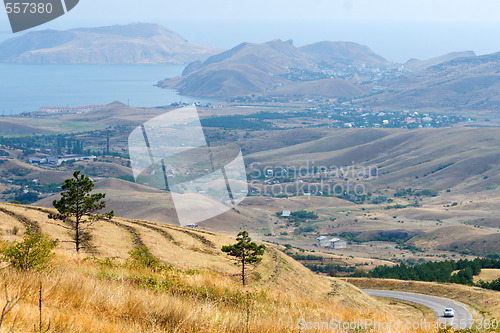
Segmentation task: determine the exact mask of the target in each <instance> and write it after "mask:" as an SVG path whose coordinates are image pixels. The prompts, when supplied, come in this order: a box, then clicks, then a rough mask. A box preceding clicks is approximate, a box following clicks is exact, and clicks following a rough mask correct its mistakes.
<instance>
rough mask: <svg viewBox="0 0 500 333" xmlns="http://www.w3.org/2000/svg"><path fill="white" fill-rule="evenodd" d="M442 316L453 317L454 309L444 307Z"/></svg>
mask: <svg viewBox="0 0 500 333" xmlns="http://www.w3.org/2000/svg"><path fill="white" fill-rule="evenodd" d="M443 317H455V311H454V310H453V309H452V308H446V309H444V315H443Z"/></svg>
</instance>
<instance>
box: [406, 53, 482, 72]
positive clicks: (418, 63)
mask: <svg viewBox="0 0 500 333" xmlns="http://www.w3.org/2000/svg"><path fill="white" fill-rule="evenodd" d="M469 57H476V54H475V53H474V51H463V52H452V53H448V54H445V55H442V56H439V57H435V58H431V59H426V60H418V59H410V60H408V62H406V63H405V67H406V68H409V69H411V70H412V71H421V70H424V69H427V68H429V67H432V66H436V65H439V64H442V63H445V62H448V61H451V60H455V59H459V58H469Z"/></svg>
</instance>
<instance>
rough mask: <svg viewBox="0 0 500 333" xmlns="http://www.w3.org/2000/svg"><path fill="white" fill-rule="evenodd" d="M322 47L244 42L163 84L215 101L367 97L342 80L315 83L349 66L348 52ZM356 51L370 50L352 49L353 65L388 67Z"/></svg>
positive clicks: (335, 45) (378, 59) (368, 53)
mask: <svg viewBox="0 0 500 333" xmlns="http://www.w3.org/2000/svg"><path fill="white" fill-rule="evenodd" d="M325 43H326V44H324V45H326V46H327V49H328V48H329V49H335V48H336V49H337V50H344V51H345V50H347V49H350V48H351V46H350V45H349V47H347V46H346V47H340V46H339V45H337V44H336V43H330V42H325ZM319 44H320V45H319V46H318V45H316V46H311V47H310V48H307V47H306V48H297V47H295V46H294V45H293V42H292V41H281V40H279V39H275V40H273V41H270V42H267V43H262V44H254V43H242V44H240V45H238V46H236V47H234V48H233V49H231V50H228V51H226V52H223V53H220V54H217V55H215V56H212V57H210V58H208V59H207V60H205V61H203V62H201V61H198V62H194V63H192V64H190V65H188V66H187V67H186V69H185V70H184V72H183V74H182V76H180V77H176V78H171V79H166V80H164V81H161V82H159V83H158V85H159V86H160V87H163V88H171V89H176V90H177V91H178V92H179V93H180V94H182V95H191V96H202V97H212V98H230V97H234V96H244V95H248V94H260V95H266V96H283V95H299V96H300V95H303V96H310V95H318V94H324V95H326V96H336V97H353V96H358V95H362V94H364V89H362V88H360V87H357V86H355V85H354V84H352V83H349V82H348V81H345V80H342V79H336V80H332V81H324V82H322V83H328V84H326V85H324V86H323V85H321V84H319V83H318V84H316V83H311V81H314V82H316V81H318V80H322V79H325V78H324V77H321V75H323V74H324V73H323V70H324V69H327V68H328V66H330V65H331V64H332V62H333V61H334V59H336V58H337V59H340V58H342V57H343V60H342V63H341V64H342V66H345V64H346V63H347V62H348V61H347V58H348V57H349V56H348V54H347V53H345V52H344V53H342V52H340V51H337V53H335V54H332V55H331V56H328V50H326V49H325V48H322V47H321V45H323V44H321V43H319ZM353 45H357V44H354V43H353ZM352 49H361V50H364V53H363V52H356V51H352V53H353V54H358V56H357V57H354V56H353V58H352V61H353V63H354V62H357V63H361V62H362V60H361V59H365V60H367V59H374V60H373V62H376V61H379V62H378V63H379V64H383V61H384V59H383V58H382V57H378V56H376V55H373V54H372V53H370V52H369V49H368V48H366V47H362V46H359V47H357V46H356V47H354V46H353V47H352ZM367 50H368V51H367ZM342 54H343V55H342ZM360 54H361V55H362V56H361V55H360ZM355 59H358V60H355ZM328 63H329V64H330V65H328ZM336 64H338V63H336ZM325 66H326V67H325ZM297 73H300V75H301V76H305V78H301V79H297V80H292V79H290V77H289V76H290V74H297ZM316 75H319V76H320V78H317V77H316ZM308 76H310V77H308ZM303 88H307V89H305V90H304V89H303ZM318 88H321V89H322V90H318ZM327 90H328V91H327Z"/></svg>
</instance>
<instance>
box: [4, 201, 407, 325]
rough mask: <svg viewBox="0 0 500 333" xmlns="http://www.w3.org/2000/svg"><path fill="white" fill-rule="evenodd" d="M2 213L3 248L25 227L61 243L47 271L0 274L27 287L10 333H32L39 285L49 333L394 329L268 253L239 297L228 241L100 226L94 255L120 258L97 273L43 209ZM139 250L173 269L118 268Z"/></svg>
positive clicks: (354, 292) (337, 289)
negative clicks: (321, 325)
mask: <svg viewBox="0 0 500 333" xmlns="http://www.w3.org/2000/svg"><path fill="white" fill-rule="evenodd" d="M0 208H1V209H2V212H0V218H1V220H2V223H1V224H0V231H1V234H2V239H3V240H4V241H13V240H20V239H21V236H20V235H19V234H20V233H18V234H17V235H14V234H13V233H12V229H13V227H14V226H17V227H18V228H19V229H20V231H23V229H24V226H25V224H26V223H28V222H29V223H32V224H34V225H37V226H38V227H40V228H41V230H42V231H43V232H44V233H47V234H49V235H51V236H52V237H55V238H58V239H59V240H60V241H61V243H60V245H59V247H58V249H57V255H56V257H55V264H54V268H53V269H52V270H51V271H48V272H44V273H42V274H35V273H25V274H22V273H18V272H15V271H12V270H11V269H4V270H1V271H0V281H1V282H2V283H5V285H6V287H7V290H8V291H9V293H10V294H11V295H12V294H13V293H15V291H16V290H18V289H19V288H22V287H26V288H27V291H26V293H25V297H24V299H23V300H22V301H21V302H20V303H19V305H18V306H17V307H16V308H15V310H14V311H13V312H12V313H11V314H9V316H8V317H7V323H8V324H9V327H10V324H12V323H13V321H14V318H15V317H17V321H16V324H15V330H14V331H15V332H30V331H35V329H34V324H35V323H37V322H38V309H37V302H38V296H37V295H38V294H37V292H38V287H39V283H40V282H41V283H42V284H43V286H44V287H43V288H44V289H43V290H44V292H43V299H44V303H43V306H44V312H43V313H44V315H43V318H44V325H45V327H46V326H47V325H48V324H49V321H50V325H51V330H50V331H52V330H54V331H58V332H173V331H175V332H193V331H201V332H222V331H224V332H243V331H246V327H248V332H284V331H288V332H292V331H295V330H296V329H297V322H298V320H299V319H300V318H305V319H306V320H308V321H329V320H330V319H332V318H337V319H341V320H350V321H351V320H356V319H358V318H360V317H361V318H374V319H377V320H379V321H384V320H397V318H396V317H395V315H394V314H392V310H391V304H387V303H386V302H382V303H380V302H378V301H376V300H374V299H373V298H371V297H368V296H366V295H364V294H362V293H361V292H360V291H359V290H358V289H356V288H355V287H353V286H351V285H350V284H348V283H345V282H344V281H340V280H336V279H332V278H323V277H320V276H317V275H314V274H313V273H311V272H310V271H308V270H307V269H305V268H304V267H303V266H302V265H300V264H298V263H297V262H295V261H294V260H293V259H291V258H290V257H287V256H286V255H284V254H283V253H281V252H279V251H277V250H275V249H274V248H272V247H268V249H267V251H266V254H265V255H264V258H263V261H262V263H261V264H260V265H259V266H258V267H257V268H256V269H255V271H254V272H255V273H252V274H251V277H252V278H251V285H250V286H248V287H246V288H243V287H241V286H240V283H239V281H238V277H237V276H236V274H237V273H238V268H237V267H235V266H234V265H233V263H232V261H231V260H230V259H228V258H227V256H226V255H225V254H224V253H222V252H221V251H220V247H221V246H222V245H224V244H230V243H234V237H229V236H224V235H220V234H214V233H210V232H206V231H202V230H193V229H187V228H181V227H176V226H171V225H164V224H155V223H151V222H146V221H139V220H127V219H120V218H116V219H114V220H113V221H112V222H104V221H100V222H98V223H96V224H95V225H94V227H93V230H92V234H93V235H94V238H93V240H92V244H93V246H94V248H95V249H94V254H95V255H96V256H97V257H98V258H103V257H110V256H116V257H117V258H116V259H113V260H112V261H113V262H114V264H112V265H100V264H97V263H95V262H93V261H92V260H85V258H86V257H89V254H88V253H86V254H81V255H80V256H77V255H76V254H74V253H73V251H72V246H71V244H70V243H65V241H68V240H70V237H69V236H68V234H67V230H65V229H64V228H63V227H62V225H61V224H60V223H59V222H56V221H51V220H48V219H47V211H48V210H47V209H45V208H36V207H29V206H20V205H10V204H2V205H0ZM142 244H146V245H147V246H148V247H149V248H150V250H151V252H152V253H153V254H154V255H155V256H157V257H159V258H161V260H162V261H164V262H167V263H169V264H171V265H172V267H171V268H169V269H167V270H165V271H162V272H154V271H151V270H148V269H140V268H138V269H133V268H126V267H124V266H123V265H120V263H122V262H124V261H125V259H126V258H127V256H128V255H127V252H128V251H129V250H130V249H132V248H134V247H137V246H140V245H142ZM247 293H248V294H249V297H248V298H247V297H246V296H245V295H246V294H247ZM0 301H1V302H4V300H3V295H2V298H0ZM401 311H402V310H401V307H400V306H398V312H397V313H398V314H402V315H403V313H402V312H401ZM403 312H404V311H403ZM411 316H413V315H411ZM247 325H248V326H247Z"/></svg>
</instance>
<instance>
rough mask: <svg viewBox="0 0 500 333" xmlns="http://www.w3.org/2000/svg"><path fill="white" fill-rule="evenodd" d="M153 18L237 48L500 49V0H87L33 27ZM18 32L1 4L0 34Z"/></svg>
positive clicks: (405, 55) (398, 52)
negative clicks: (339, 44) (279, 43)
mask: <svg viewBox="0 0 500 333" xmlns="http://www.w3.org/2000/svg"><path fill="white" fill-rule="evenodd" d="M132 22H147V23H159V24H162V25H164V26H166V27H168V28H170V29H172V30H174V31H176V32H177V33H179V34H180V35H182V36H183V37H184V38H186V39H188V40H189V41H191V42H194V43H199V44H204V45H210V46H217V47H221V48H226V49H227V48H231V47H233V46H235V45H237V44H239V43H241V42H244V41H246V42H265V41H268V40H271V39H274V38H280V39H283V40H288V39H292V40H294V43H295V45H297V46H302V45H306V44H310V43H314V42H318V41H322V40H333V41H352V42H357V43H361V44H365V45H368V46H369V47H371V48H372V49H373V50H374V51H375V52H377V53H379V54H380V55H382V56H384V57H385V58H387V59H389V60H394V61H397V62H405V61H407V60H408V59H410V58H419V59H425V58H431V57H434V56H439V55H442V54H445V53H449V52H454V51H464V50H473V51H475V52H476V53H477V54H486V53H492V52H497V51H500V42H499V40H498V37H497V36H500V1H498V0H419V1H413V0H252V1H241V0H210V1H207V0H182V1H171V0H142V1H131V0H104V1H103V0H80V3H79V4H78V6H76V7H75V8H74V9H73V10H72V11H70V12H69V13H67V14H66V15H64V16H63V17H60V18H58V19H56V20H54V21H52V22H49V23H47V24H44V25H42V26H40V27H37V28H34V29H32V30H41V29H70V28H76V27H81V26H86V27H90V26H102V25H114V24H127V23H132ZM12 36H14V34H12V32H11V31H10V26H9V23H8V19H7V15H6V12H5V11H4V10H0V40H5V39H7V38H10V37H12Z"/></svg>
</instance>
